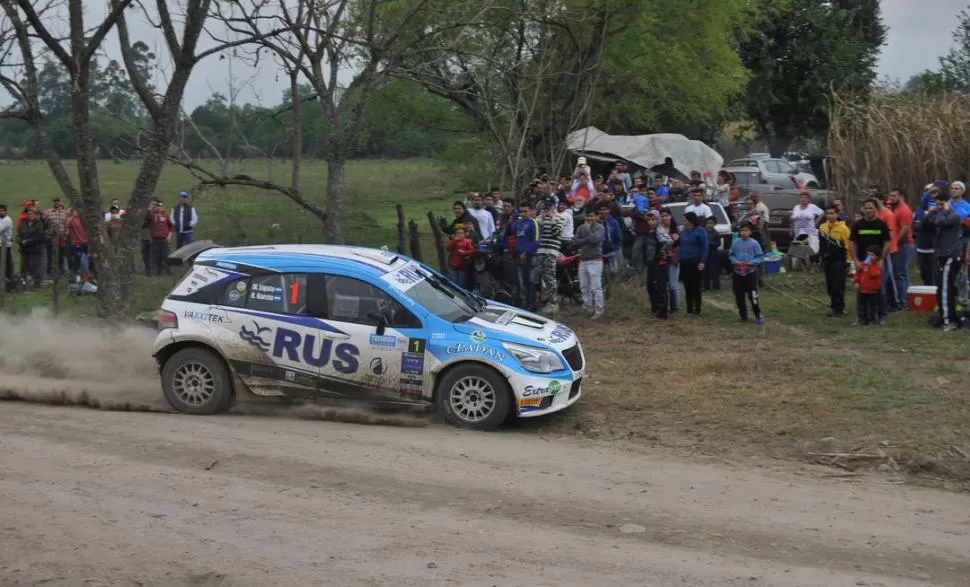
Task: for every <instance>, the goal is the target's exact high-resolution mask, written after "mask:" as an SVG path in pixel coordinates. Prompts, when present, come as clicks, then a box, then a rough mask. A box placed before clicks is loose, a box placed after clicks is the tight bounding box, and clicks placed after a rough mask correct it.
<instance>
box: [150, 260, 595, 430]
mask: <svg viewBox="0 0 970 587" xmlns="http://www.w3.org/2000/svg"><path fill="white" fill-rule="evenodd" d="M158 327H159V333H158V336H157V338H156V340H155V346H154V350H153V356H154V357H155V360H156V362H157V364H158V368H159V372H160V374H161V379H162V390H163V393H164V395H165V398H166V399H167V400H168V402H169V403H170V404H171V405H172V407H173V408H175V409H176V410H178V411H180V412H184V413H188V414H214V413H218V412H225V411H226V410H228V409H229V407H230V405H231V404H232V402H233V401H234V400H236V399H246V400H258V399H264V400H265V399H267V398H269V399H272V398H279V399H285V398H290V399H303V400H357V401H359V400H364V401H371V402H376V403H381V404H390V405H397V406H404V407H414V406H417V407H422V408H431V407H434V408H437V409H438V410H439V411H440V412H442V413H443V414H444V416H445V418H446V419H447V420H448V421H449V422H450V423H452V424H454V425H456V426H460V427H465V428H476V429H488V428H494V427H496V426H498V425H499V424H501V423H502V422H504V421H505V420H506V419H507V418H508V417H510V416H519V417H531V416H540V415H544V414H549V413H552V412H556V411H559V410H562V409H565V408H567V407H569V406H571V405H573V404H574V403H576V402H577V401H579V398H580V395H581V385H582V380H583V378H584V376H585V374H586V371H585V369H586V363H585V358H584V356H583V349H582V346H581V345H580V342H579V339H578V338H577V337H576V335H575V334H574V333H573V331H572V330H570V329H569V328H568V327H566V326H565V325H563V324H559V323H557V322H554V321H552V320H549V319H548V318H545V317H542V316H538V315H536V314H531V313H529V312H524V311H522V310H519V309H517V308H513V307H511V306H508V305H503V304H499V303H496V302H491V301H488V300H485V299H484V298H481V297H480V296H477V295H475V294H473V293H470V292H468V291H465V290H464V289H462V288H460V287H458V286H457V285H455V284H453V283H452V282H451V281H449V280H448V279H447V278H445V277H444V276H442V275H441V274H439V273H438V272H437V271H434V270H433V269H431V268H429V267H427V266H426V265H424V264H422V263H419V262H417V261H414V260H412V259H409V258H407V257H404V256H402V255H397V254H394V253H391V252H388V251H382V250H374V249H367V248H360V247H340V246H325V245H273V246H257V247H239V248H222V247H217V246H216V245H212V248H210V249H209V250H206V251H204V252H202V253H201V254H198V256H197V257H196V259H195V263H194V265H193V266H192V268H191V270H189V271H188V272H187V273H186V275H185V277H184V278H183V279H182V280H181V282H180V283H179V284H178V285H177V286H176V287H175V289H173V290H172V292H171V293H170V294H169V295H168V297H166V298H165V301H164V302H163V303H162V307H161V312H160V314H159V317H158Z"/></svg>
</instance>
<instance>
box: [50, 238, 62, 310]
mask: <svg viewBox="0 0 970 587" xmlns="http://www.w3.org/2000/svg"><path fill="white" fill-rule="evenodd" d="M56 238H57V237H55V240H54V242H53V243H51V258H50V259H49V262H50V264H51V278H52V280H53V286H52V288H53V290H52V293H53V294H54V315H55V316H57V314H58V312H60V309H61V297H60V296H61V291H60V290H61V265H60V263H61V247H59V246H58V243H57V240H56Z"/></svg>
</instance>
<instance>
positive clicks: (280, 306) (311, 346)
mask: <svg viewBox="0 0 970 587" xmlns="http://www.w3.org/2000/svg"><path fill="white" fill-rule="evenodd" d="M308 295H309V291H308V282H307V274H306V273H269V274H264V275H257V276H253V277H244V278H240V279H237V280H234V281H230V282H229V283H227V284H226V286H225V290H224V291H223V292H222V293H221V298H220V305H221V308H222V309H223V310H224V311H225V313H226V315H227V317H228V320H227V322H226V327H225V328H224V329H223V330H224V332H221V333H220V334H219V340H218V341H217V342H218V345H219V347H220V349H221V350H222V351H223V354H224V355H225V357H226V359H227V360H228V361H229V363H230V364H231V365H232V367H233V369H234V370H235V371H236V373H237V374H238V375H239V377H240V378H241V379H242V380H243V382H244V383H245V384H246V385H247V387H249V388H250V390H251V391H252V392H253V393H254V394H256V395H265V396H280V395H287V396H291V397H314V396H316V394H317V378H318V374H319V367H318V366H317V365H316V364H315V361H314V356H315V355H314V353H315V349H316V348H317V347H318V346H319V345H320V342H319V339H320V336H319V334H318V332H319V331H320V330H321V328H324V327H323V326H322V325H321V321H320V320H317V319H315V318H313V317H311V316H310V315H309V313H308V311H307V299H308Z"/></svg>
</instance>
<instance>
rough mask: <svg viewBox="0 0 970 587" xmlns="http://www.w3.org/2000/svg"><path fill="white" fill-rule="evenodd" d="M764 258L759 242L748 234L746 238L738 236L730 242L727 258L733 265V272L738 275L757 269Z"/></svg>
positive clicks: (747, 273)
mask: <svg viewBox="0 0 970 587" xmlns="http://www.w3.org/2000/svg"><path fill="white" fill-rule="evenodd" d="M764 258H765V257H764V251H762V250H761V244H760V243H758V241H756V240H754V239H753V238H751V237H750V236H749V237H748V238H747V239H743V238H739V239H738V240H736V241H734V242H733V243H731V251H730V252H729V253H728V259H729V260H730V261H731V264H732V265H734V272H735V273H737V274H739V275H749V274H751V273H754V272H755V271H757V268H758V267H759V266H760V265H761V263H762V261H764Z"/></svg>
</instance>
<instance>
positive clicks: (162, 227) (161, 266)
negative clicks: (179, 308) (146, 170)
mask: <svg viewBox="0 0 970 587" xmlns="http://www.w3.org/2000/svg"><path fill="white" fill-rule="evenodd" d="M142 228H147V229H148V234H149V236H150V237H151V244H150V245H149V259H150V260H151V267H150V271H149V274H150V275H161V274H162V273H163V272H164V273H165V275H171V274H172V270H171V269H169V267H168V264H167V263H165V259H166V258H167V257H168V243H169V242H170V241H171V240H172V228H173V226H172V220H171V218H169V215H168V211H167V210H166V209H165V206H163V205H162V202H161V201H160V200H158V199H154V200H152V204H151V207H150V208H149V209H148V214H146V215H145V222H144V223H143V224H142Z"/></svg>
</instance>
